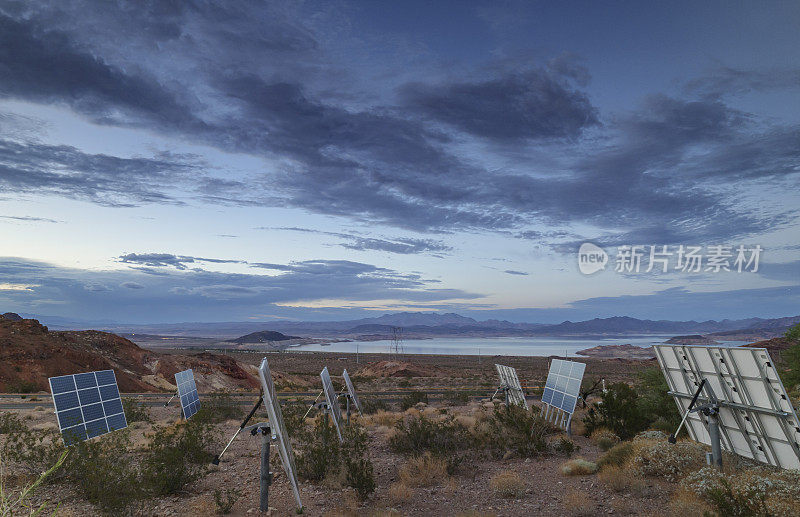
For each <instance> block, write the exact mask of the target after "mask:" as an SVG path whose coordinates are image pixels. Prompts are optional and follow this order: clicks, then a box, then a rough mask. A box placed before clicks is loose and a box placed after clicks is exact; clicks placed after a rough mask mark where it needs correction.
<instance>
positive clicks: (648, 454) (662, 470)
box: [630, 442, 705, 482]
mask: <svg viewBox="0 0 800 517" xmlns="http://www.w3.org/2000/svg"><path fill="white" fill-rule="evenodd" d="M704 464H705V450H704V449H703V447H702V446H700V445H699V444H697V443H694V442H678V443H674V444H673V443H669V442H655V443H653V444H652V445H646V446H644V447H641V448H639V449H638V451H637V452H636V454H635V455H634V456H633V459H632V460H631V462H630V465H631V471H632V472H633V473H634V474H635V475H637V476H641V477H660V478H664V479H666V480H667V481H673V482H675V481H680V480H681V479H683V478H684V477H686V475H688V474H689V473H691V472H694V471H695V470H699V469H700V468H701V467H702V466H703V465H704Z"/></svg>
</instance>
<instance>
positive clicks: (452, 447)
mask: <svg viewBox="0 0 800 517" xmlns="http://www.w3.org/2000/svg"><path fill="white" fill-rule="evenodd" d="M396 430H397V432H396V433H395V434H394V435H393V436H392V437H391V438H390V439H389V448H390V449H391V450H392V451H394V452H399V453H403V454H410V455H412V456H421V455H423V454H424V453H426V452H429V453H431V454H432V455H434V456H436V457H438V458H440V459H443V460H445V461H446V462H447V471H448V473H449V474H453V473H455V472H456V471H457V470H458V468H459V466H460V465H461V463H462V462H463V461H464V459H465V458H466V456H467V454H469V451H470V449H472V448H473V447H474V441H473V438H472V435H470V433H469V430H468V429H467V428H466V427H465V426H464V425H463V424H461V423H459V422H457V421H455V420H454V419H453V418H452V417H451V418H448V419H445V420H442V421H440V422H437V421H433V420H430V419H429V418H426V417H424V416H419V417H413V418H407V419H405V420H402V421H400V422H398V424H397V426H396Z"/></svg>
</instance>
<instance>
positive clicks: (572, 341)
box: [291, 335, 746, 357]
mask: <svg viewBox="0 0 800 517" xmlns="http://www.w3.org/2000/svg"><path fill="white" fill-rule="evenodd" d="M671 337H673V336H671V335H664V336H628V337H603V338H572V337H489V338H471V337H443V338H434V339H406V340H404V341H403V352H405V353H406V354H439V355H486V356H492V355H521V356H532V355H537V356H551V355H557V356H562V357H563V356H565V355H566V356H574V355H575V352H577V351H578V350H584V349H586V348H591V347H594V346H599V345H624V344H631V345H635V346H639V347H643V348H647V347H649V346H651V345H657V344H659V343H663V342H664V341H666V340H668V339H669V338H671ZM720 343H721V344H722V346H739V345H743V344H745V343H746V341H720ZM391 344H392V342H391V341H389V340H384V341H349V342H346V343H345V342H343V343H331V344H330V345H324V346H323V345H303V346H299V347H292V348H291V350H302V351H308V352H345V353H355V352H356V351H358V352H361V353H370V354H374V353H391V350H390V346H391Z"/></svg>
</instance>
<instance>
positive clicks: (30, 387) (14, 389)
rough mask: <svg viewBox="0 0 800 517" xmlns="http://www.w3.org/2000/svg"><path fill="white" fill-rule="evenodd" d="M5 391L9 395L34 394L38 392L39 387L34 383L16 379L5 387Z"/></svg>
mask: <svg viewBox="0 0 800 517" xmlns="http://www.w3.org/2000/svg"><path fill="white" fill-rule="evenodd" d="M6 391H8V392H9V393H36V392H37V391H39V386H38V385H37V384H36V383H35V382H31V381H26V380H23V379H17V380H15V381H12V382H9V383H8V384H7V385H6ZM23 398H24V397H23Z"/></svg>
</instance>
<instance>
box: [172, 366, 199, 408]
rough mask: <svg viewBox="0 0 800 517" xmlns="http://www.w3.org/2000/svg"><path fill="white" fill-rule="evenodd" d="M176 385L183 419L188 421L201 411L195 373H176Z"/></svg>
mask: <svg viewBox="0 0 800 517" xmlns="http://www.w3.org/2000/svg"><path fill="white" fill-rule="evenodd" d="M175 384H176V385H177V386H178V397H179V398H180V399H181V409H182V410H183V418H185V419H187V420H188V419H189V418H191V417H192V415H194V414H195V413H197V412H198V411H199V410H200V397H198V396H197V385H196V384H195V382H194V372H193V371H192V370H191V369H190V370H184V371H182V372H178V373H176V374H175Z"/></svg>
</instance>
